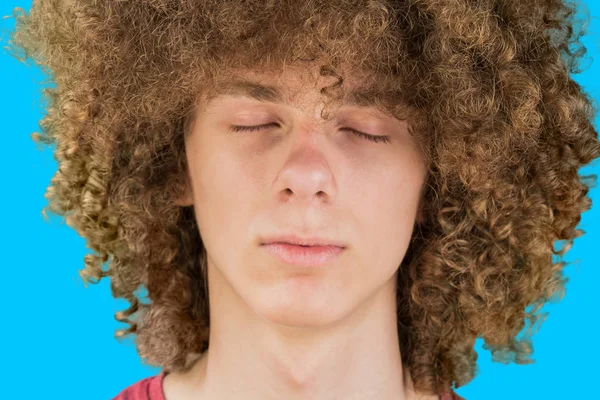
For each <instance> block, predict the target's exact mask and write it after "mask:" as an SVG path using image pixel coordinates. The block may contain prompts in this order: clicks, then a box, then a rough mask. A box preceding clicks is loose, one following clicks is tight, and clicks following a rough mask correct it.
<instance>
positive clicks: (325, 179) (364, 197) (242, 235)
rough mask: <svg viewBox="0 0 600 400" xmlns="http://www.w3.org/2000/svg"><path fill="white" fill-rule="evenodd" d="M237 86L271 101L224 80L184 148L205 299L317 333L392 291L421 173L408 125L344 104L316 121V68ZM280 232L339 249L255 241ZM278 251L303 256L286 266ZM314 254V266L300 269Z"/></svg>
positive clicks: (324, 81) (253, 78)
mask: <svg viewBox="0 0 600 400" xmlns="http://www.w3.org/2000/svg"><path fill="white" fill-rule="evenodd" d="M240 80H243V81H246V82H251V83H256V84H260V85H263V86H270V87H276V88H279V91H280V92H281V98H277V96H275V95H274V94H273V93H272V91H269V90H263V89H260V88H259V89H257V88H256V87H252V86H251V85H248V84H243V85H236V84H233V83H235V82H237V81H230V82H228V83H229V87H228V91H227V93H226V94H221V95H218V96H216V97H213V98H212V99H211V100H210V101H209V102H208V103H206V104H205V105H203V107H201V108H199V110H198V113H197V117H196V121H195V124H194V125H193V127H192V131H191V132H190V135H189V137H188V139H187V142H186V154H187V159H188V165H189V169H190V170H189V174H190V178H191V186H192V188H191V189H192V191H191V194H189V195H188V200H187V202H188V204H193V205H194V209H195V213H196V219H197V222H198V226H199V229H200V233H201V236H202V239H203V242H204V245H205V247H206V252H207V256H208V274H209V278H208V279H209V291H210V292H211V302H212V298H213V296H217V297H219V298H220V299H221V300H219V301H220V303H219V304H224V303H223V301H224V300H223V298H228V300H227V302H230V301H234V302H237V306H239V305H242V306H243V305H245V306H247V307H248V308H247V310H251V311H252V312H254V313H256V314H258V315H260V316H261V317H263V318H266V319H267V320H270V321H272V322H275V323H278V324H283V325H288V326H319V325H327V324H331V323H333V322H335V321H336V320H340V319H341V318H343V317H344V316H346V315H348V314H350V313H351V312H352V311H354V310H356V309H357V308H358V307H360V306H361V305H362V304H365V303H366V302H367V301H368V300H369V299H371V298H373V296H374V295H376V294H378V293H381V292H382V291H388V292H389V291H395V279H396V272H397V269H398V267H399V265H400V263H401V261H402V259H403V257H404V255H405V252H406V249H407V248H408V245H409V241H410V238H411V234H412V231H413V224H414V222H415V217H416V215H417V207H418V202H419V195H420V190H421V187H422V184H423V181H424V179H425V176H426V166H425V165H424V161H423V158H422V157H421V155H420V153H419V152H418V150H417V145H416V139H415V138H413V137H412V136H411V135H410V134H409V132H408V131H407V123H406V122H405V121H399V120H397V119H394V118H392V117H390V116H386V115H384V114H382V113H379V112H377V111H376V110H375V109H373V108H366V107H359V106H351V105H343V106H340V107H336V108H332V109H330V113H329V115H330V118H329V119H327V120H325V119H322V118H321V116H320V112H321V110H322V107H323V102H322V101H323V100H324V97H323V95H321V94H320V93H319V88H321V87H322V86H328V85H330V84H331V83H332V82H333V80H332V78H329V77H321V76H319V75H318V74H317V73H315V71H314V70H307V69H305V70H304V71H300V70H297V69H295V70H292V69H290V68H288V69H286V70H285V71H284V73H283V74H281V75H268V74H259V73H247V74H243V75H240ZM346 82H347V81H345V83H344V85H346ZM229 89H230V90H229ZM256 97H258V98H256ZM263 125H264V127H262V128H260V127H259V128H257V129H255V130H235V128H232V127H233V126H251V127H253V126H263ZM349 128H351V129H354V130H357V131H360V132H364V133H367V134H369V135H377V136H388V137H389V142H385V141H378V142H375V141H370V140H368V139H366V138H364V137H361V136H359V135H358V134H357V133H356V132H354V131H352V130H350V129H349ZM192 196H193V199H192ZM279 235H296V236H299V237H301V238H311V237H319V238H325V239H329V240H330V241H332V242H334V243H337V244H338V245H342V246H343V248H340V247H339V246H338V247H331V246H330V247H324V248H320V249H319V248H316V247H313V248H304V249H302V248H300V247H298V246H290V245H288V246H286V245H277V244H274V245H271V246H268V245H264V242H265V241H267V240H268V239H272V238H273V237H277V236H279ZM278 250H279V251H282V252H283V253H284V255H285V254H288V256H289V257H292V258H293V257H294V254H297V253H303V252H304V253H308V254H309V255H308V260H307V259H306V258H303V257H302V256H299V258H297V259H292V260H290V259H288V260H287V261H286V260H284V259H281V258H280V257H278V256H277V255H276V254H275V253H276V252H277V251H278ZM321 250H323V251H324V253H323V252H321ZM287 251H290V253H286V252H287ZM311 254H312V255H313V256H311ZM324 254H325V255H324ZM327 254H329V257H327V256H326V255H327ZM332 254H333V256H332ZM311 257H314V258H311ZM319 257H323V258H319ZM315 259H318V260H321V264H319V265H312V266H311V265H300V264H301V263H302V262H305V263H308V262H309V261H311V260H313V262H315ZM294 260H295V261H294ZM227 304H228V307H236V304H232V303H227ZM211 311H212V303H211ZM222 311H225V310H222Z"/></svg>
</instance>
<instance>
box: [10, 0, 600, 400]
mask: <svg viewBox="0 0 600 400" xmlns="http://www.w3.org/2000/svg"><path fill="white" fill-rule="evenodd" d="M575 11H576V5H575V4H574V3H567V2H566V1H561V0H529V1H526V2H525V1H521V0H481V1H472V0H404V1H393V0H346V1H337V0H327V1H297V0H282V1H274V0H205V1H195V0H106V1H84V2H79V1H72V0H34V1H33V4H32V6H31V9H30V10H29V12H25V11H24V10H23V9H20V8H15V9H14V11H13V15H14V17H15V20H16V25H15V29H14V32H13V33H12V35H11V38H10V43H11V45H12V48H11V49H12V50H13V51H14V53H13V55H14V56H16V57H18V58H21V59H23V60H26V59H27V58H29V57H31V58H32V59H33V60H34V61H35V63H36V64H37V65H39V66H41V67H42V70H43V71H45V72H49V73H50V74H51V77H52V79H53V81H54V82H55V83H56V86H55V87H54V88H44V89H43V94H44V95H45V96H46V98H47V100H48V105H47V114H46V115H45V116H44V117H43V118H42V119H41V120H40V131H41V132H42V133H39V132H34V133H33V134H32V139H33V140H35V141H38V142H42V143H45V144H47V145H51V144H56V149H55V158H56V160H57V161H58V162H59V168H58V171H57V172H56V174H55V175H54V177H53V179H52V181H51V183H50V185H49V187H48V189H47V193H46V198H47V199H48V201H49V202H48V206H46V207H44V210H43V211H44V212H45V211H46V210H48V211H50V212H52V213H54V214H58V215H62V216H64V217H65V218H66V221H67V224H68V225H69V226H70V227H72V228H73V229H75V230H76V231H77V232H78V233H79V234H80V235H81V236H82V237H83V238H85V239H86V240H87V243H88V246H89V248H90V249H91V250H92V253H90V254H87V255H86V256H85V257H84V263H85V268H83V269H82V270H81V271H80V275H81V276H82V278H83V280H84V282H92V283H97V282H98V281H100V280H101V279H102V278H106V277H107V278H109V279H110V284H111V285H110V288H111V292H112V295H113V296H114V297H115V298H124V299H126V300H127V301H128V304H129V306H128V308H126V309H125V310H122V311H119V312H117V313H116V319H117V320H118V321H121V322H125V323H126V325H127V328H124V329H118V330H117V332H116V335H117V336H118V337H124V336H128V335H134V337H135V340H136V346H137V350H138V352H139V355H140V356H141V357H142V359H145V360H146V362H148V363H149V364H151V365H155V366H160V367H162V368H163V369H164V370H166V371H172V370H180V371H184V370H187V369H189V368H190V367H191V365H192V363H193V362H194V361H195V360H196V359H197V358H198V357H199V355H201V354H202V353H203V352H204V351H205V350H206V349H207V348H208V337H209V335H208V333H209V326H210V325H209V320H210V318H209V317H210V316H209V312H208V296H207V289H208V288H207V282H206V275H205V273H206V253H205V249H204V246H203V243H202V238H201V235H200V232H199V230H198V226H197V224H196V220H195V217H194V211H193V207H181V206H177V205H176V204H175V203H174V199H176V198H178V196H180V195H181V194H182V193H183V191H184V189H185V187H186V185H187V184H188V179H189V178H188V175H187V173H188V172H187V162H186V158H185V136H186V134H187V133H188V132H189V126H190V121H192V119H193V115H194V110H195V109H197V107H198V105H199V104H200V102H201V101H202V99H207V98H208V96H210V93H211V92H212V91H213V90H214V89H215V88H216V87H217V86H218V82H219V80H222V79H224V77H227V76H232V75H233V74H235V73H236V71H240V70H244V69H248V70H263V71H269V70H273V71H277V70H278V69H280V68H282V66H284V65H285V64H286V63H290V62H295V63H306V62H317V61H318V62H320V63H321V64H320V66H321V73H322V74H323V75H334V76H337V77H338V78H339V80H338V83H336V84H335V85H334V86H332V87H330V88H323V89H322V93H324V94H326V95H328V96H329V97H330V98H331V99H336V98H337V97H336V96H338V95H339V91H338V90H337V89H339V88H341V87H343V83H342V82H343V81H344V77H345V75H344V74H343V73H342V72H348V73H351V74H354V75H355V76H358V75H360V76H361V77H364V79H361V80H360V81H361V84H362V85H364V88H365V92H364V93H366V95H367V96H369V100H370V101H374V102H376V104H377V105H378V107H380V108H381V109H382V110H386V111H388V112H390V113H392V114H393V115H394V116H396V117H398V118H404V119H408V120H409V121H410V126H411V129H412V132H413V133H414V134H415V135H416V136H417V137H418V138H419V139H420V143H422V146H421V148H422V150H423V153H424V155H425V156H426V160H427V162H428V169H429V170H428V177H427V182H426V185H425V190H424V192H423V198H422V201H423V215H424V219H423V221H421V222H419V224H418V226H417V228H416V229H415V231H414V232H413V237H412V239H411V243H410V247H409V248H408V250H407V253H406V255H405V257H404V260H403V261H402V263H401V265H400V266H399V273H398V294H397V305H398V333H399V340H400V348H401V349H402V351H401V354H402V362H403V363H404V364H405V365H407V366H408V367H409V370H410V372H411V374H412V377H413V379H414V386H415V388H417V389H418V390H423V391H425V392H437V393H439V392H442V391H444V390H447V389H448V388H450V387H453V386H454V387H460V386H463V385H465V384H467V383H468V382H469V381H471V380H472V379H473V378H474V376H475V374H476V372H477V365H476V360H477V353H476V352H475V350H474V343H475V340H476V338H478V337H481V338H483V340H484V341H485V343H486V344H485V346H484V347H485V348H486V349H490V350H491V352H492V354H493V356H494V360H496V361H502V362H507V361H510V360H512V361H514V362H516V363H520V364H521V363H530V362H533V361H532V360H531V359H529V358H528V357H529V356H530V355H531V353H532V352H533V350H532V345H531V335H532V334H533V333H532V332H531V330H530V331H529V332H528V333H526V334H525V335H524V336H523V338H522V339H520V340H517V334H518V333H519V332H520V331H521V330H522V328H523V327H524V326H525V325H526V322H527V321H528V320H529V322H530V325H533V324H534V323H535V321H536V320H537V319H539V318H540V314H539V313H538V310H539V309H540V308H541V307H542V306H543V305H544V303H546V302H548V301H550V300H555V299H556V298H559V297H562V295H563V294H564V286H565V283H566V278H565V277H564V276H563V273H562V269H563V267H564V266H565V265H566V262H565V261H564V260H562V258H561V257H562V256H564V254H565V252H566V251H567V250H568V249H569V248H570V246H571V245H572V242H573V240H574V239H575V238H576V237H578V236H581V235H582V234H583V233H584V231H582V230H580V229H576V226H577V224H578V222H579V221H580V218H581V214H582V213H583V212H584V211H586V210H588V209H589V208H590V207H591V199H590V198H589V196H587V194H588V191H589V189H590V188H591V187H593V185H594V182H595V178H596V176H595V175H591V176H584V177H581V176H579V175H578V169H579V168H580V167H581V166H582V165H585V164H588V163H590V162H591V161H593V160H594V159H596V158H598V157H599V156H600V143H599V140H598V134H597V132H596V130H595V128H594V126H593V124H592V121H593V118H594V116H595V113H596V108H595V104H594V102H593V100H592V99H591V98H590V97H589V95H587V94H586V93H585V91H584V90H583V88H582V87H580V86H579V85H578V84H577V83H576V82H575V81H574V80H573V79H572V78H571V77H570V74H571V73H576V72H577V71H578V63H579V61H580V59H581V58H582V57H583V55H584V54H585V52H586V49H585V47H584V46H583V45H582V44H581V43H580V42H579V39H580V37H581V35H582V32H583V30H584V29H585V28H583V27H581V28H578V29H580V30H578V29H576V26H575V22H574V16H575ZM342 66H343V67H344V68H342ZM332 101H333V100H332ZM588 178H592V179H590V180H589V182H588ZM557 241H565V243H566V245H565V246H564V247H563V248H562V250H557V249H555V247H554V245H555V243H556V242H557ZM554 255H556V256H559V257H558V259H556V260H555V259H553V256H554Z"/></svg>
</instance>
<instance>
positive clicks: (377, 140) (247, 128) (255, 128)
mask: <svg viewBox="0 0 600 400" xmlns="http://www.w3.org/2000/svg"><path fill="white" fill-rule="evenodd" d="M273 125H277V124H276V123H274V122H273V123H270V124H263V125H256V126H242V125H232V126H231V130H232V131H234V132H241V131H252V132H253V131H259V130H261V129H263V128H267V127H269V126H273ZM342 130H346V131H349V132H352V133H353V134H355V135H357V136H359V137H361V138H363V139H367V140H370V141H371V142H375V143H381V142H383V143H389V142H390V137H389V136H375V135H369V134H368V133H364V132H361V131H358V130H356V129H353V128H342Z"/></svg>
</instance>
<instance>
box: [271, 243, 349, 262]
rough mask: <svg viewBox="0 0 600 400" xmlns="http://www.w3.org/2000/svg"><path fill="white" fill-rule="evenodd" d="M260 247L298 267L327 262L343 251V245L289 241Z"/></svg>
mask: <svg viewBox="0 0 600 400" xmlns="http://www.w3.org/2000/svg"><path fill="white" fill-rule="evenodd" d="M262 247H263V248H264V249H265V250H266V251H267V252H268V253H270V254H271V255H273V256H275V257H276V258H278V259H279V260H280V261H283V262H284V263H286V264H291V265H296V266H300V267H318V266H323V265H326V264H329V263H331V262H332V261H333V260H335V259H336V258H337V257H338V256H339V255H340V254H341V253H342V252H343V251H344V247H339V246H334V245H325V246H300V245H296V244H290V243H267V244H263V245H262Z"/></svg>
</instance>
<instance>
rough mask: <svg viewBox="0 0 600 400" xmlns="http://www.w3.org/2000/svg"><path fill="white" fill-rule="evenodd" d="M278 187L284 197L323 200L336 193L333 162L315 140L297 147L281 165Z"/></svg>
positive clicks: (325, 201) (323, 201)
mask: <svg viewBox="0 0 600 400" xmlns="http://www.w3.org/2000/svg"><path fill="white" fill-rule="evenodd" d="M274 190H275V193H276V195H277V196H278V197H279V200H281V201H296V202H301V203H306V204H307V205H311V204H321V203H328V202H331V201H332V199H333V198H334V196H335V182H334V179H333V176H332V173H331V169H330V167H329V164H328V162H327V160H326V158H325V157H324V155H323V153H322V151H320V150H319V149H318V148H317V147H316V146H315V144H314V142H310V141H308V140H307V141H306V142H305V143H302V145H301V146H298V147H296V148H295V149H294V150H293V151H292V152H291V153H290V155H289V157H288V159H287V160H286V162H285V164H284V165H283V167H282V168H281V170H280V172H279V174H278V176H277V179H276V182H275V185H274Z"/></svg>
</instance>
